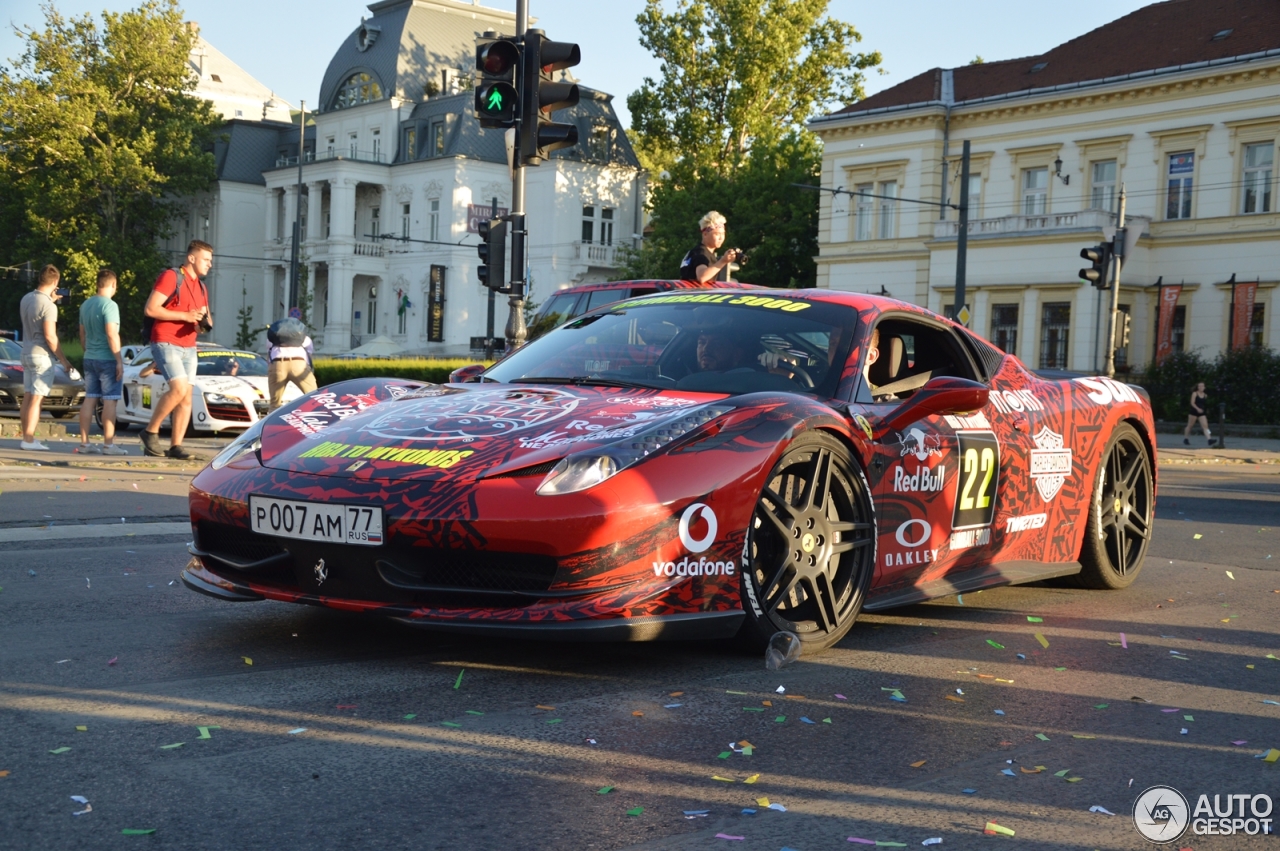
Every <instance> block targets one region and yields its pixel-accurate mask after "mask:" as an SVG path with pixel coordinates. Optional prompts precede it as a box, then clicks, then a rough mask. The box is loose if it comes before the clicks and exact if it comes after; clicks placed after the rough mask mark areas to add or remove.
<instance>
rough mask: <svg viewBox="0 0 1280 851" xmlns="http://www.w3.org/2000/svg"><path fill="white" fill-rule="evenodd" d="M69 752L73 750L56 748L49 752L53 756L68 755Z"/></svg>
mask: <svg viewBox="0 0 1280 851" xmlns="http://www.w3.org/2000/svg"><path fill="white" fill-rule="evenodd" d="M69 750H71V748H54V749H53V750H51V751H49V753H53V754H58V753H66V752H67V751H69Z"/></svg>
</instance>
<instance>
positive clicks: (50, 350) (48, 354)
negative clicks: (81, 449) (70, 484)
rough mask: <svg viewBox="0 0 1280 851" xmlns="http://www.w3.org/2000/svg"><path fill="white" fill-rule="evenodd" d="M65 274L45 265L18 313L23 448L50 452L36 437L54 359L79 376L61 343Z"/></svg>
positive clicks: (53, 373)
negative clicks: (60, 300) (60, 303)
mask: <svg viewBox="0 0 1280 851" xmlns="http://www.w3.org/2000/svg"><path fill="white" fill-rule="evenodd" d="M61 278H62V275H61V273H60V272H58V270H57V268H56V267H54V266H45V267H44V268H43V269H41V270H40V275H39V277H38V278H37V279H36V288H35V289H34V290H32V291H31V292H29V293H27V294H26V295H24V296H23V297H22V301H21V303H20V304H19V305H18V313H19V315H20V316H21V317H22V391H23V392H22V409H21V412H20V414H19V419H20V421H21V423H22V443H21V444H19V445H20V447H21V448H22V449H25V450H27V451H28V452H48V451H49V447H47V446H45V445H44V444H43V443H41V442H40V441H38V440H36V426H37V425H39V424H40V406H41V405H42V404H43V403H44V399H45V397H46V396H48V395H49V394H50V393H51V392H53V383H54V380H55V378H56V370H55V368H54V366H53V359H54V358H57V359H58V361H59V362H60V363H61V364H62V368H63V369H65V370H66V371H67V374H68V375H70V376H71V380H72V381H75V380H76V379H78V378H79V373H77V372H76V371H75V370H74V369H73V368H72V367H71V362H70V361H68V360H67V355H66V353H65V352H63V351H62V347H61V346H60V345H58V303H57V299H58V298H59V297H60V293H58V281H59V280H61Z"/></svg>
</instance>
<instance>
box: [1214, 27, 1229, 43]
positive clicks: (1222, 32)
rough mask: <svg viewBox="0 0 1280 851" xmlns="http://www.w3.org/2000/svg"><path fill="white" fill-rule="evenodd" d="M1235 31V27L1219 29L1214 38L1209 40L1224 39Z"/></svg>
mask: <svg viewBox="0 0 1280 851" xmlns="http://www.w3.org/2000/svg"><path fill="white" fill-rule="evenodd" d="M1233 32H1235V28H1234V27H1233V28H1231V29H1229V30H1218V31H1217V32H1216V33H1214V34H1213V38H1211V39H1209V41H1222V40H1223V39H1224V38H1226V37H1227V36H1229V35H1231V34H1232V33H1233Z"/></svg>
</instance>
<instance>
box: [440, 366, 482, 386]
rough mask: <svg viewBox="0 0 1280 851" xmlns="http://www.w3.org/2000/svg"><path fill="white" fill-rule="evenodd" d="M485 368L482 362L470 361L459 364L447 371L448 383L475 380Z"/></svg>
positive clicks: (463, 382)
mask: <svg viewBox="0 0 1280 851" xmlns="http://www.w3.org/2000/svg"><path fill="white" fill-rule="evenodd" d="M485 369H486V367H485V365H484V364H482V363H470V364H467V365H466V366H460V367H458V368H457V369H455V370H454V371H453V372H451V373H449V383H450V384H466V383H467V382H469V381H475V380H476V378H477V377H479V375H480V373H482V372H484V371H485Z"/></svg>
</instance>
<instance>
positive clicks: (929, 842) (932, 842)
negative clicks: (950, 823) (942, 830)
mask: <svg viewBox="0 0 1280 851" xmlns="http://www.w3.org/2000/svg"><path fill="white" fill-rule="evenodd" d="M920 844H921V845H941V844H942V837H941V836H935V837H933V838H932V839H926V840H925V841H924V842H921V843H920Z"/></svg>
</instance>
